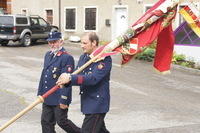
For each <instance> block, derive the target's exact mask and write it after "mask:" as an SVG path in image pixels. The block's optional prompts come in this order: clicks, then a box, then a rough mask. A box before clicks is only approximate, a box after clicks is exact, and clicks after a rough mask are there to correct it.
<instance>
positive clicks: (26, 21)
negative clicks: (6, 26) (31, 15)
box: [16, 18, 28, 24]
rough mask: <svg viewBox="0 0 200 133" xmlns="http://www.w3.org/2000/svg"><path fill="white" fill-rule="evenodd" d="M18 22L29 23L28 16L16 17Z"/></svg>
mask: <svg viewBox="0 0 200 133" xmlns="http://www.w3.org/2000/svg"><path fill="white" fill-rule="evenodd" d="M16 23H17V24H28V20H27V18H16Z"/></svg>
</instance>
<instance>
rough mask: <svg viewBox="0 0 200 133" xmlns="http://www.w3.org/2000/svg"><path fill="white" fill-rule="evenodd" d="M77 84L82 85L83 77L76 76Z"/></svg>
mask: <svg viewBox="0 0 200 133" xmlns="http://www.w3.org/2000/svg"><path fill="white" fill-rule="evenodd" d="M77 83H78V84H82V83H83V76H78V78H77Z"/></svg>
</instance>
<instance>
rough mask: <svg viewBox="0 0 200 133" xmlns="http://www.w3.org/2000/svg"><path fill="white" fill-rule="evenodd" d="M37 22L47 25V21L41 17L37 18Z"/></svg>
mask: <svg viewBox="0 0 200 133" xmlns="http://www.w3.org/2000/svg"><path fill="white" fill-rule="evenodd" d="M39 23H40V25H41V26H47V22H46V21H44V20H43V19H41V18H40V19H39Z"/></svg>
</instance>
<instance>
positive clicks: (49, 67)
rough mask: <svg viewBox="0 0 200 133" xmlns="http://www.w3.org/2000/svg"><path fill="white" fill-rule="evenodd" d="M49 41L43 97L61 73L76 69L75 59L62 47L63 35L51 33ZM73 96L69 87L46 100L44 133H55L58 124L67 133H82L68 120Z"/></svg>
mask: <svg viewBox="0 0 200 133" xmlns="http://www.w3.org/2000/svg"><path fill="white" fill-rule="evenodd" d="M47 41H48V44H49V46H50V49H51V50H50V51H48V52H47V53H46V55H45V59H44V68H43V70H42V74H41V78H40V83H39V89H38V95H43V94H44V93H45V92H47V91H48V90H50V89H51V88H52V87H53V86H55V84H56V81H57V79H58V77H59V76H60V74H61V73H72V72H73V69H74V59H73V57H72V56H71V55H69V54H68V53H67V52H66V50H65V49H64V48H63V47H62V44H63V40H62V38H61V33H60V32H51V33H50V34H49V37H48V39H47ZM71 95H72V93H71V86H69V85H68V86H65V87H63V88H60V89H59V90H57V91H56V92H55V93H53V94H51V95H50V96H49V97H47V98H46V99H45V100H44V103H43V105H42V116H41V124H42V133H55V124H56V123H57V124H58V125H59V126H60V127H61V128H62V129H63V130H65V131H66V132H67V133H78V132H80V128H78V127H77V126H76V125H75V124H73V122H72V121H70V120H69V119H68V108H69V104H70V103H71V97H72V96H71Z"/></svg>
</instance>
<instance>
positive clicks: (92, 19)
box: [85, 8, 97, 30]
mask: <svg viewBox="0 0 200 133" xmlns="http://www.w3.org/2000/svg"><path fill="white" fill-rule="evenodd" d="M96 11H97V9H96V8H85V30H96Z"/></svg>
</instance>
